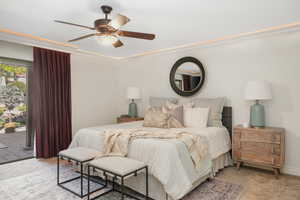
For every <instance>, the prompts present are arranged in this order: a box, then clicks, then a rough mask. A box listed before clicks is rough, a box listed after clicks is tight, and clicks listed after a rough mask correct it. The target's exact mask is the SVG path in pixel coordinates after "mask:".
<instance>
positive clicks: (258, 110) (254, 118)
mask: <svg viewBox="0 0 300 200" xmlns="http://www.w3.org/2000/svg"><path fill="white" fill-rule="evenodd" d="M250 125H251V127H254V128H264V127H265V109H264V106H263V105H261V104H259V102H258V101H256V103H255V104H254V105H252V106H251V110H250Z"/></svg>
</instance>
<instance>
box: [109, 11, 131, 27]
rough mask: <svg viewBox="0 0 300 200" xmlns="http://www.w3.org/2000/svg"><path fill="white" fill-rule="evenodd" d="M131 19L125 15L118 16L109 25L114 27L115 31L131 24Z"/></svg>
mask: <svg viewBox="0 0 300 200" xmlns="http://www.w3.org/2000/svg"><path fill="white" fill-rule="evenodd" d="M129 21H130V20H129V18H128V17H126V16H124V15H120V14H117V16H116V18H115V19H113V20H111V21H110V23H109V25H110V26H111V27H113V28H114V29H119V28H120V27H121V26H123V25H125V24H127V23H128V22H129Z"/></svg>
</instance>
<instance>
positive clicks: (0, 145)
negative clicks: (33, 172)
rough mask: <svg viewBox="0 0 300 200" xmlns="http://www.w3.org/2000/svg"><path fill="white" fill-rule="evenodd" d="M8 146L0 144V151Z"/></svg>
mask: <svg viewBox="0 0 300 200" xmlns="http://www.w3.org/2000/svg"><path fill="white" fill-rule="evenodd" d="M7 147H8V146H6V145H5V144H2V143H0V150H1V149H6V148H7Z"/></svg>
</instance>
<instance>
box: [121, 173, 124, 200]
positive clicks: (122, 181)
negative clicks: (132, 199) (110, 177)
mask: <svg viewBox="0 0 300 200" xmlns="http://www.w3.org/2000/svg"><path fill="white" fill-rule="evenodd" d="M121 195H122V197H121V199H122V200H124V178H123V177H122V178H121Z"/></svg>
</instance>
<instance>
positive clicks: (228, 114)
mask: <svg viewBox="0 0 300 200" xmlns="http://www.w3.org/2000/svg"><path fill="white" fill-rule="evenodd" d="M222 123H223V125H224V126H225V127H226V128H227V129H228V131H229V133H230V137H231V136H232V107H230V106H225V107H224V108H223V113H222Z"/></svg>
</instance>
